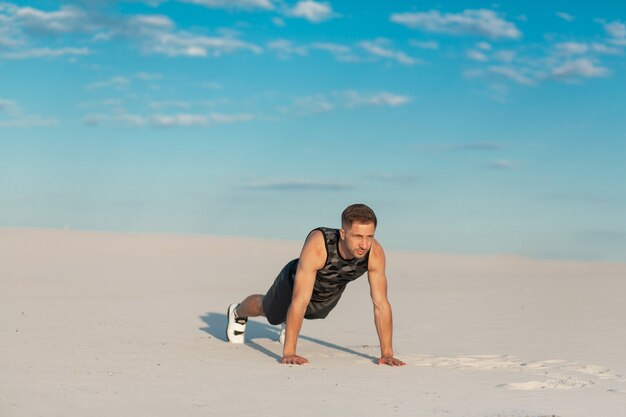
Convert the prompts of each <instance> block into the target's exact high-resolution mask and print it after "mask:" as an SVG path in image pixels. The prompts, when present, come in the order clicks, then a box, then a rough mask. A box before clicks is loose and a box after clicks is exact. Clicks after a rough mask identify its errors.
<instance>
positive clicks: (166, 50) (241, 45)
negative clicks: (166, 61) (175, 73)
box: [142, 32, 262, 58]
mask: <svg viewBox="0 0 626 417" xmlns="http://www.w3.org/2000/svg"><path fill="white" fill-rule="evenodd" d="M142 45H143V49H144V51H145V52H148V53H158V54H164V55H167V56H172V57H175V56H187V57H201V58H203V57H208V56H210V57H220V56H222V55H224V54H229V53H233V52H235V51H238V50H247V51H250V52H253V53H256V54H258V53H261V51H262V49H261V48H260V47H258V46H256V45H253V44H250V43H247V42H244V41H241V40H239V39H236V38H234V37H231V36H226V37H209V36H204V35H193V34H190V33H186V32H176V33H174V32H155V33H151V34H150V35H149V36H146V37H145V39H144V40H143V41H142Z"/></svg>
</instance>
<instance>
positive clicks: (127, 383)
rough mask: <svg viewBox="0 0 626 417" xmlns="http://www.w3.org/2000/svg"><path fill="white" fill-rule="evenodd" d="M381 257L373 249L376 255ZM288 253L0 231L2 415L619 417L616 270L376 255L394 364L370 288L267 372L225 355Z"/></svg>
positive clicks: (620, 331) (207, 240) (625, 335)
mask: <svg viewBox="0 0 626 417" xmlns="http://www.w3.org/2000/svg"><path fill="white" fill-rule="evenodd" d="M383 244H384V242H383ZM300 247H301V243H300V242H285V241H274V240H265V239H243V238H227V237H207V236H179V235H146V234H143V235H141V234H119V233H118V234H116V233H96V232H81V231H74V230H28V229H20V230H16V229H0V416H2V417H14V416H23V417H35V416H45V417H54V416H59V417H61V416H63V417H71V416H77V417H78V416H80V417H84V416H90V417H97V416H107V417H111V416H115V417H120V416H133V417H137V416H150V417H156V416H207V415H215V416H226V415H245V413H246V412H249V413H255V414H256V413H258V414H259V415H271V416H319V415H333V416H334V415H337V416H341V415H349V416H381V415H394V416H424V417H427V416H428V417H430V416H440V415H442V416H488V417H491V416H493V417H495V416H501V417H504V416H511V417H513V416H520V417H522V416H529V417H530V416H532V417H538V416H553V415H554V416H561V417H566V416H567V417H570V416H571V417H576V416H580V417H582V416H585V417H592V416H602V417H623V416H624V415H626V377H624V376H623V375H624V374H626V354H625V353H624V352H626V326H625V325H624V322H625V319H626V307H625V303H624V297H626V295H625V294H626V265H624V264H607V263H596V262H574V261H567V262H566V261H548V260H533V259H528V258H522V257H516V256H463V255H449V254H429V253H410V252H398V251H387V258H388V271H387V272H388V278H389V298H390V301H391V303H392V306H393V311H394V322H395V326H394V348H395V351H396V356H397V357H399V358H401V359H403V360H405V361H406V362H407V363H408V366H406V367H403V368H391V367H384V366H377V365H375V364H374V363H373V361H374V359H375V358H376V357H377V355H378V354H379V348H378V339H377V337H376V332H375V328H374V325H373V314H372V306H371V302H370V300H369V293H368V286H367V279H366V277H362V278H361V279H359V280H357V281H356V282H354V283H352V284H351V285H350V286H349V287H348V289H347V290H346V293H345V295H344V297H343V299H342V301H341V302H340V304H339V306H338V307H337V308H336V309H335V310H334V311H333V312H332V313H331V314H330V316H329V317H328V318H327V319H326V320H315V321H306V322H305V323H304V326H303V330H302V336H301V339H300V342H299V345H298V348H299V349H298V352H299V353H300V354H301V355H303V356H305V357H307V358H309V360H310V361H311V364H310V365H308V366H301V367H297V366H284V365H280V364H279V363H278V362H277V361H278V359H279V357H280V354H281V346H280V345H279V344H278V342H276V337H277V334H278V329H277V328H276V327H274V326H270V325H268V324H267V323H266V322H264V321H263V320H262V319H259V320H250V322H249V325H248V331H247V339H248V341H247V343H246V344H245V345H231V344H228V343H226V342H225V336H224V327H225V316H224V313H225V311H226V308H227V306H228V304H229V303H231V302H235V301H240V300H241V299H242V298H243V297H245V296H246V295H248V294H250V293H262V292H264V291H265V290H266V289H267V288H268V287H269V285H270V284H271V282H272V280H273V279H274V277H275V276H276V274H277V273H278V271H279V270H280V269H281V268H282V266H283V265H284V264H285V263H286V262H287V261H289V260H290V259H292V258H295V257H297V256H298V254H299V250H300Z"/></svg>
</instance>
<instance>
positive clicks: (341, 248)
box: [337, 239, 354, 259]
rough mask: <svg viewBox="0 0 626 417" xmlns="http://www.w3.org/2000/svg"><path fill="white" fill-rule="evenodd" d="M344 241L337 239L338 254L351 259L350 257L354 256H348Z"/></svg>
mask: <svg viewBox="0 0 626 417" xmlns="http://www.w3.org/2000/svg"><path fill="white" fill-rule="evenodd" d="M344 242H345V240H341V239H339V244H338V245H337V248H338V249H339V255H340V256H341V257H342V258H343V259H352V258H354V256H348V252H347V251H346V247H345V245H344Z"/></svg>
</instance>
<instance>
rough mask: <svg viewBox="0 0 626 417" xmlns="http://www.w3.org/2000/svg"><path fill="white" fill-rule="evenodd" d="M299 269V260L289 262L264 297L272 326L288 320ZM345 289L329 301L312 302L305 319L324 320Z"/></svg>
mask: <svg viewBox="0 0 626 417" xmlns="http://www.w3.org/2000/svg"><path fill="white" fill-rule="evenodd" d="M297 269H298V259H294V260H293V261H291V262H289V263H288V264H287V265H285V267H284V268H283V269H282V271H280V273H279V274H278V276H277V277H276V279H275V280H274V283H273V284H272V286H271V287H270V289H269V290H267V293H266V294H265V296H264V297H263V312H264V313H265V317H266V318H267V321H268V322H269V323H270V324H274V325H276V324H280V323H284V322H285V321H286V320H287V312H288V311H289V306H290V305H291V298H292V296H293V283H294V280H295V277H296V270H297ZM342 292H343V289H341V290H340V291H338V292H337V294H336V295H335V296H334V297H333V298H332V299H331V300H328V301H324V302H316V301H314V300H311V301H310V302H309V305H308V306H307V309H306V313H305V314H304V318H305V319H307V320H313V319H323V318H325V317H326V316H327V315H328V313H330V311H331V310H332V309H333V308H334V307H335V306H336V305H337V302H338V301H339V298H340V297H341V293H342Z"/></svg>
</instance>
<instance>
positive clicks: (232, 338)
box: [226, 303, 248, 343]
mask: <svg viewBox="0 0 626 417" xmlns="http://www.w3.org/2000/svg"><path fill="white" fill-rule="evenodd" d="M238 305H239V304H237V303H234V304H231V305H229V306H228V312H227V313H226V316H227V318H228V324H227V325H226V339H228V341H229V342H230V343H243V342H244V333H245V331H246V323H247V322H248V319H247V318H243V317H237V315H236V314H235V309H236V308H237V306H238Z"/></svg>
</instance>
